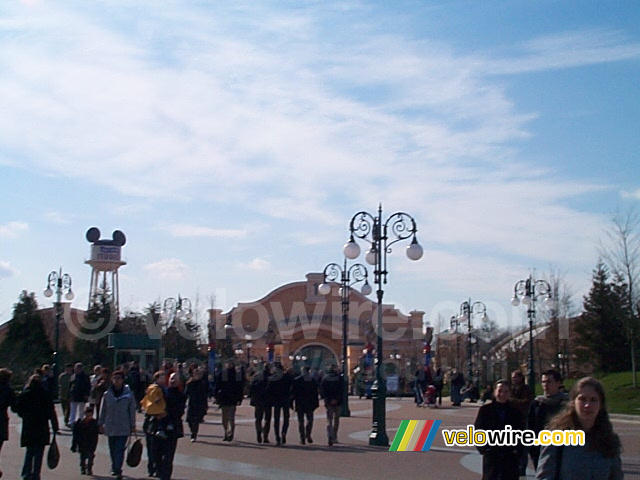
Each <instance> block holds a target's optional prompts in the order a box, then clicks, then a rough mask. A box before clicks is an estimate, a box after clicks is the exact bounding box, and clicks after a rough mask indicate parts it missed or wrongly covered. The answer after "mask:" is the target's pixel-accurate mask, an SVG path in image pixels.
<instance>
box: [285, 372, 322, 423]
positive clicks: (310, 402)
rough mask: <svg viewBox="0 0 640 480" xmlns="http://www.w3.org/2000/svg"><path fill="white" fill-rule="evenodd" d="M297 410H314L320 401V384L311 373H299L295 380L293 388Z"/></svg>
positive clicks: (305, 411)
mask: <svg viewBox="0 0 640 480" xmlns="http://www.w3.org/2000/svg"><path fill="white" fill-rule="evenodd" d="M291 393H292V395H293V401H294V403H295V409H296V412H304V413H310V412H313V411H314V410H315V409H316V408H318V406H319V405H320V402H319V401H318V384H317V382H316V381H315V380H314V378H313V377H312V376H311V375H310V374H308V373H307V374H306V375H305V374H302V375H298V376H297V377H296V378H295V379H294V380H293V387H292V389H291Z"/></svg>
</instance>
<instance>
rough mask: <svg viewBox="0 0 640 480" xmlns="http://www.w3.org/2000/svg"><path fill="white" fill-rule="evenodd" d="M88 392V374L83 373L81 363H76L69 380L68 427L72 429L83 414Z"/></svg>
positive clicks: (89, 390) (89, 385)
mask: <svg viewBox="0 0 640 480" xmlns="http://www.w3.org/2000/svg"><path fill="white" fill-rule="evenodd" d="M90 392H91V382H90V381H89V376H88V375H87V374H86V373H84V368H83V366H82V364H81V363H76V364H75V366H74V367H73V375H72V376H71V379H70V381H69V402H70V412H69V427H71V428H72V429H73V424H74V423H75V422H76V420H79V419H81V418H82V415H84V407H85V404H86V403H87V400H89V393H90Z"/></svg>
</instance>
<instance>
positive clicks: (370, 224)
mask: <svg viewBox="0 0 640 480" xmlns="http://www.w3.org/2000/svg"><path fill="white" fill-rule="evenodd" d="M417 231H418V228H417V226H416V221H415V220H414V219H413V217H411V216H410V215H408V214H407V213H403V212H396V213H394V214H392V215H391V216H389V217H388V218H387V220H386V221H384V222H383V219H382V204H380V206H379V207H378V214H377V216H373V215H371V214H370V213H368V212H364V211H362V212H358V213H356V214H355V215H354V216H353V218H352V219H351V222H350V224H349V233H350V238H349V241H348V242H347V243H346V244H345V246H344V256H345V257H347V258H348V259H350V260H354V259H356V258H358V255H360V246H359V245H358V244H357V243H356V241H355V239H354V237H357V238H361V239H364V240H366V241H368V242H370V244H371V245H370V248H369V250H368V251H367V253H366V257H365V259H366V261H367V263H369V264H370V265H373V266H374V270H373V274H374V283H375V284H376V285H377V286H378V289H377V292H376V293H377V297H378V330H377V334H378V346H377V359H378V364H377V365H376V379H375V381H374V382H373V387H372V388H371V391H372V393H373V422H372V423H373V425H372V429H371V434H370V435H369V445H377V446H385V447H386V446H388V445H389V437H388V436H387V432H386V396H387V386H386V381H385V378H384V372H383V368H384V363H383V356H382V333H383V329H382V297H383V296H384V291H383V290H382V286H383V285H386V283H387V273H388V271H387V253H391V246H392V245H393V244H394V243H396V242H399V241H400V240H405V239H408V238H411V239H412V240H411V244H410V245H409V246H408V247H407V250H406V253H407V257H409V259H410V260H420V258H422V253H423V250H422V247H421V246H420V244H419V243H418V239H417V237H416V234H417ZM390 236H391V238H390Z"/></svg>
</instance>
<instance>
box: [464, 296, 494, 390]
mask: <svg viewBox="0 0 640 480" xmlns="http://www.w3.org/2000/svg"><path fill="white" fill-rule="evenodd" d="M472 315H482V321H483V322H485V323H486V322H488V321H489V317H487V306H486V305H485V304H484V303H482V302H473V303H471V299H469V300H466V301H464V302H462V303H461V304H460V316H459V317H458V321H459V322H460V323H462V322H465V321H466V322H467V377H468V378H467V380H469V381H473V347H472V345H471V335H472V333H473V325H471V316H472Z"/></svg>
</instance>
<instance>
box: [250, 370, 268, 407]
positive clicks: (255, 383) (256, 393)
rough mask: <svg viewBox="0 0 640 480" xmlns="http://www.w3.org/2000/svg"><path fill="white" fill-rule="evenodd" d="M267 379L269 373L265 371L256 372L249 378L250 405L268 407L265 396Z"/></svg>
mask: <svg viewBox="0 0 640 480" xmlns="http://www.w3.org/2000/svg"><path fill="white" fill-rule="evenodd" d="M268 381H269V374H268V373H267V371H262V372H259V373H256V374H255V375H254V377H253V378H252V379H251V385H250V386H249V398H250V399H251V406H252V407H263V408H264V407H268V406H269V402H268V398H267V382H268Z"/></svg>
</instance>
